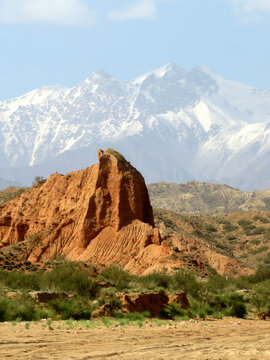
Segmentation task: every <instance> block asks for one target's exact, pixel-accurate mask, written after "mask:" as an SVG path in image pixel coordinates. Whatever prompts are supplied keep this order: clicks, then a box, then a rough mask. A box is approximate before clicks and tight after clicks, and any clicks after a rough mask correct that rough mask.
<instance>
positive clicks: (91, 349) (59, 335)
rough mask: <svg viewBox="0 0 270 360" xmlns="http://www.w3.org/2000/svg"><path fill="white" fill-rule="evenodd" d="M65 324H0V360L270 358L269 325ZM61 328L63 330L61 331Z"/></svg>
mask: <svg viewBox="0 0 270 360" xmlns="http://www.w3.org/2000/svg"><path fill="white" fill-rule="evenodd" d="M65 324H66V323H64V322H62V323H60V322H59V323H56V322H54V323H52V324H51V325H50V326H49V327H48V326H46V325H45V323H42V322H39V323H37V324H30V327H29V329H25V324H24V323H19V324H17V325H16V326H14V325H12V324H11V323H2V324H0V337H1V345H0V358H1V359H24V360H27V359H35V360H38V359H126V360H139V359H147V360H149V359H155V360H163V359H164V360H165V359H166V360H168V359H189V360H192V359H200V360H238V359H244V360H264V359H270V343H269V338H270V321H261V320H238V319H223V320H217V321H200V322H196V321H193V320H192V321H188V322H185V321H180V322H177V323H173V322H171V323H170V324H169V325H163V326H157V325H153V323H151V322H150V321H149V322H148V323H146V324H145V325H144V326H143V327H142V328H139V327H133V326H127V327H123V326H118V327H110V328H106V327H104V326H100V327H98V328H96V329H88V330H87V329H85V328H83V327H82V326H81V327H80V324H79V323H78V326H77V328H73V329H69V330H67V329H66V328H65V327H66V325H65ZM59 327H62V329H59Z"/></svg>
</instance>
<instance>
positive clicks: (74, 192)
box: [0, 149, 180, 273]
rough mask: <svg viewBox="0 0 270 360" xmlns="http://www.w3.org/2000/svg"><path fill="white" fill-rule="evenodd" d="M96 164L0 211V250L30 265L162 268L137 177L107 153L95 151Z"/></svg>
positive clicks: (53, 179) (162, 254) (165, 251)
mask: <svg viewBox="0 0 270 360" xmlns="http://www.w3.org/2000/svg"><path fill="white" fill-rule="evenodd" d="M98 158H99V164H97V165H93V166H91V167H89V168H87V169H85V170H81V171H76V172H72V173H69V174H67V175H65V176H63V175H60V174H57V173H56V174H53V175H51V176H50V177H49V178H48V179H47V180H46V181H43V182H40V183H37V184H36V185H35V186H34V187H33V188H31V189H29V190H28V191H26V192H25V193H24V194H22V195H21V196H20V197H19V198H16V199H15V200H13V201H10V202H8V203H6V204H5V205H3V206H2V207H0V247H1V248H2V247H5V246H9V245H12V244H16V243H18V244H17V245H16V246H20V247H21V249H22V251H25V259H28V260H30V261H32V262H34V263H35V262H39V261H41V260H43V261H45V260H49V259H52V258H54V257H55V256H57V255H62V256H65V257H66V258H67V259H70V260H84V261H86V260H87V261H91V262H93V263H95V264H104V265H106V266H107V265H109V264H122V265H124V266H125V268H126V269H127V270H130V271H132V272H137V273H145V272H149V271H153V270H158V269H160V267H161V268H162V267H164V266H165V265H166V261H165V260H164V259H165V258H166V257H168V256H169V255H170V254H171V253H172V250H170V248H169V247H168V246H166V245H165V244H162V242H161V238H160V234H159V231H158V229H156V228H155V227H154V219H153V212H152V207H151V204H150V201H149V196H148V191H147V188H146V185H145V182H144V179H143V177H142V175H141V174H140V173H139V172H138V171H137V170H136V169H135V168H134V167H133V166H132V165H130V164H129V163H128V162H127V161H126V160H125V159H124V157H123V156H122V155H121V154H119V153H117V152H116V151H114V150H112V149H108V150H106V151H104V152H103V151H101V150H99V151H98ZM161 264H162V265H161ZM173 265H175V264H173ZM176 265H178V266H179V265H180V264H176Z"/></svg>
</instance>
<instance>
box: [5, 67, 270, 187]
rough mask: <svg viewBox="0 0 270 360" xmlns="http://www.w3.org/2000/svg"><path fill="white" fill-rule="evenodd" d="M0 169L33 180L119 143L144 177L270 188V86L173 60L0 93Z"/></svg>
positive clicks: (70, 168) (89, 159)
mask: <svg viewBox="0 0 270 360" xmlns="http://www.w3.org/2000/svg"><path fill="white" fill-rule="evenodd" d="M0 141H1V143H2V144H3V145H2V147H1V149H0V164H1V165H0V173H1V177H2V178H4V179H5V180H11V181H14V180H18V179H19V180H20V182H21V183H23V184H30V183H31V181H32V179H33V178H34V177H35V176H36V175H42V176H44V177H47V176H48V175H49V174H50V173H53V172H55V171H59V172H63V173H67V172H69V171H73V170H77V169H81V168H84V167H86V166H88V165H89V163H91V162H92V163H94V161H95V152H96V149H97V148H104V147H105V148H108V147H113V148H116V149H117V150H118V151H120V152H121V153H123V154H124V155H125V157H126V158H128V159H129V160H130V161H132V163H133V164H134V165H135V166H136V167H137V168H138V169H139V170H140V171H141V172H142V173H144V174H145V178H146V181H147V183H150V182H158V181H169V182H177V183H179V182H185V181H189V180H192V179H196V180H197V181H206V182H222V183H227V184H228V185H231V186H234V187H240V188H242V189H244V190H253V189H264V188H270V176H269V175H270V170H269V169H270V166H269V165H270V164H269V163H270V160H269V159H270V157H269V154H270V90H269V89H265V90H262V89H256V88H253V87H251V86H249V85H245V84H241V83H237V82H233V81H230V80H226V79H224V78H222V77H220V76H218V75H215V74H214V73H212V72H211V71H210V70H209V69H207V68H202V67H196V68H194V69H192V70H191V71H189V72H188V71H186V70H184V69H183V68H182V67H181V66H179V65H177V64H173V63H172V64H168V65H165V66H163V67H161V68H160V69H157V70H154V71H152V72H150V73H148V74H145V75H143V76H141V77H139V78H137V79H135V80H133V81H129V82H122V81H119V80H117V79H115V78H114V77H112V76H111V75H109V74H108V73H106V72H105V71H103V70H99V71H97V72H95V73H93V74H92V75H90V76H89V77H88V78H87V79H85V80H84V81H82V82H81V83H79V84H78V85H75V86H74V87H72V88H70V89H69V88H65V87H61V86H55V87H44V88H39V89H36V90H33V91H31V92H29V93H27V94H25V95H23V96H21V97H18V98H15V99H11V100H6V101H2V102H0Z"/></svg>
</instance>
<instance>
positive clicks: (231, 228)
mask: <svg viewBox="0 0 270 360" xmlns="http://www.w3.org/2000/svg"><path fill="white" fill-rule="evenodd" d="M236 229H238V226H236V225H232V224H231V223H230V222H229V221H226V222H225V223H224V224H223V230H224V231H226V232H232V231H234V230H236Z"/></svg>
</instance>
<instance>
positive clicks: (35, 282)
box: [0, 271, 41, 290]
mask: <svg viewBox="0 0 270 360" xmlns="http://www.w3.org/2000/svg"><path fill="white" fill-rule="evenodd" d="M40 276H41V274H40V272H37V273H34V274H31V273H24V272H18V271H11V272H8V271H0V284H1V285H2V286H6V287H7V288H10V289H26V290H40V289H41V281H40Z"/></svg>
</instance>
